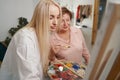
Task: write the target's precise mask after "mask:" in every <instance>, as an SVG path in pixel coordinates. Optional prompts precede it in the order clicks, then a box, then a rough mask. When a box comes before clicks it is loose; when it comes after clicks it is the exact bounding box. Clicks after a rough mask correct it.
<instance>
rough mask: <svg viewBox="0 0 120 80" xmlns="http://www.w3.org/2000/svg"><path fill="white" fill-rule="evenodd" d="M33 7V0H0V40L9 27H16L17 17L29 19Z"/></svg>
mask: <svg viewBox="0 0 120 80" xmlns="http://www.w3.org/2000/svg"><path fill="white" fill-rule="evenodd" d="M33 8H34V6H33V0H0V41H3V40H5V38H6V37H7V36H8V30H9V29H10V28H11V27H16V25H17V24H18V23H17V22H18V18H19V17H25V18H27V19H28V21H29V20H30V19H31V17H32V13H33Z"/></svg>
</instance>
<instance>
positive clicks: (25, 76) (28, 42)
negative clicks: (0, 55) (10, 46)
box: [15, 37, 42, 80]
mask: <svg viewBox="0 0 120 80" xmlns="http://www.w3.org/2000/svg"><path fill="white" fill-rule="evenodd" d="M17 42H18V43H16V53H17V54H16V67H15V68H16V69H15V70H16V71H15V72H16V76H17V78H18V79H17V80H42V70H41V69H42V68H41V65H40V58H39V57H40V56H39V55H38V54H37V52H35V45H34V43H33V41H32V39H30V38H29V37H23V38H22V39H20V40H18V41H17Z"/></svg>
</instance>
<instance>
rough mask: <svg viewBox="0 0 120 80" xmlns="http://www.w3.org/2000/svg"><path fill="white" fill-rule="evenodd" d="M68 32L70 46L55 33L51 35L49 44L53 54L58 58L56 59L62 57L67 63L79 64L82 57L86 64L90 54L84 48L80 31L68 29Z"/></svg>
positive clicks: (73, 28) (72, 28)
mask: <svg viewBox="0 0 120 80" xmlns="http://www.w3.org/2000/svg"><path fill="white" fill-rule="evenodd" d="M70 30H71V32H70V35H71V36H70V46H69V44H68V41H66V40H63V39H62V38H61V37H59V36H58V35H57V33H54V34H52V36H51V38H50V43H51V46H52V48H53V50H54V52H55V54H56V55H57V56H58V58H59V57H62V58H63V59H65V60H68V61H74V62H77V63H81V62H82V57H83V58H84V59H85V61H86V62H88V61H89V58H90V54H89V51H88V49H87V47H86V44H85V40H84V37H83V34H82V32H81V30H80V29H78V28H75V27H70ZM68 46H69V48H68Z"/></svg>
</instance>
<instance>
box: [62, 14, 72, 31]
mask: <svg viewBox="0 0 120 80" xmlns="http://www.w3.org/2000/svg"><path fill="white" fill-rule="evenodd" d="M70 22H71V20H70V16H69V14H67V13H65V14H63V16H62V23H61V26H60V30H61V31H67V30H69V28H70Z"/></svg>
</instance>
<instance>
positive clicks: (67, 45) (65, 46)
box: [57, 33, 71, 49]
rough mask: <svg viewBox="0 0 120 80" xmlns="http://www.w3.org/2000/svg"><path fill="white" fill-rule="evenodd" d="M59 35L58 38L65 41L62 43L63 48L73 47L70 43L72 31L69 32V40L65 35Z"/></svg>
mask: <svg viewBox="0 0 120 80" xmlns="http://www.w3.org/2000/svg"><path fill="white" fill-rule="evenodd" d="M57 37H58V38H59V39H58V40H59V41H60V42H62V43H64V44H63V45H61V47H62V48H63V49H67V48H71V44H70V43H71V36H70V33H69V38H68V40H65V39H63V37H62V36H60V35H57Z"/></svg>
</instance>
